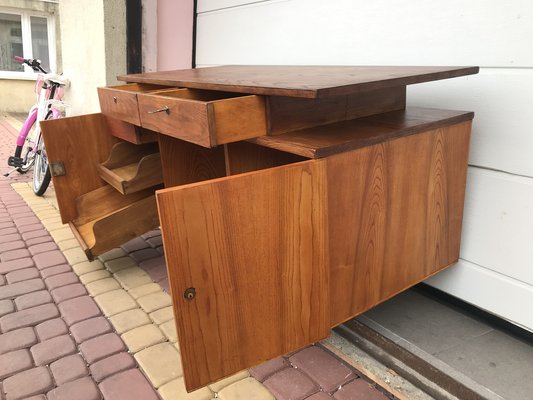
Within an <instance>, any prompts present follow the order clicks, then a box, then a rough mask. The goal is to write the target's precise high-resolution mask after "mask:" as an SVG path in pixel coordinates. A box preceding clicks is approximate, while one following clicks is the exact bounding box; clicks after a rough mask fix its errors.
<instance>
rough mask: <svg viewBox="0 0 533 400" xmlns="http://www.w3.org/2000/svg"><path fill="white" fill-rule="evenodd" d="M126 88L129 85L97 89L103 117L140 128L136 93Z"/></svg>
mask: <svg viewBox="0 0 533 400" xmlns="http://www.w3.org/2000/svg"><path fill="white" fill-rule="evenodd" d="M128 88H129V85H123V86H122V87H120V88H115V87H100V88H98V98H99V100H100V108H101V110H102V113H103V114H105V115H108V116H110V117H113V118H117V119H120V120H122V121H126V122H129V123H130V124H134V125H138V126H140V125H141V121H140V119H139V107H138V105H137V93H136V92H133V91H128V90H127V89H128Z"/></svg>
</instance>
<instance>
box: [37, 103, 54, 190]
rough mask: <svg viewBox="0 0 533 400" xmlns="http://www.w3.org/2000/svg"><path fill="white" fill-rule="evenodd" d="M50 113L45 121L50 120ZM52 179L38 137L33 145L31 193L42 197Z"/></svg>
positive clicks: (44, 151) (40, 136)
mask: <svg viewBox="0 0 533 400" xmlns="http://www.w3.org/2000/svg"><path fill="white" fill-rule="evenodd" d="M51 118H52V113H51V112H50V113H48V115H47V116H46V118H45V120H47V119H51ZM50 179H52V174H51V173H50V168H48V157H46V149H45V147H44V141H43V136H42V135H39V138H38V139H37V143H35V163H34V167H33V193H35V194H36V195H37V196H42V195H43V194H44V192H46V189H48V185H49V184H50Z"/></svg>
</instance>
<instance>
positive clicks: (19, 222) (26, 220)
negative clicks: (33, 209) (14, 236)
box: [15, 216, 41, 227]
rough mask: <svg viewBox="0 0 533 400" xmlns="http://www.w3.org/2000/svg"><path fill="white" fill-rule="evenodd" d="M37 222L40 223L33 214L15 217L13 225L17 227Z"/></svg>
mask: <svg viewBox="0 0 533 400" xmlns="http://www.w3.org/2000/svg"><path fill="white" fill-rule="evenodd" d="M39 223H41V221H39V218H37V217H35V216H32V217H25V218H17V219H15V225H17V226H18V227H20V226H24V225H32V224H39Z"/></svg>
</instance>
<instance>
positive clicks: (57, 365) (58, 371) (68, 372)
mask: <svg viewBox="0 0 533 400" xmlns="http://www.w3.org/2000/svg"><path fill="white" fill-rule="evenodd" d="M50 371H51V372H52V376H53V377H54V380H55V381H56V384H57V385H58V386H59V385H62V384H64V383H67V382H70V381H73V380H76V379H79V378H83V377H84V376H87V375H89V371H87V366H86V365H85V360H84V359H83V358H81V356H80V355H79V354H73V355H70V356H67V357H63V358H60V359H59V360H57V361H54V362H53V363H52V364H50Z"/></svg>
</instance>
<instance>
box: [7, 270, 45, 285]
mask: <svg viewBox="0 0 533 400" xmlns="http://www.w3.org/2000/svg"><path fill="white" fill-rule="evenodd" d="M40 276H41V275H40V274H39V270H38V269H37V268H34V267H32V268H25V269H19V270H18V271H13V272H10V273H8V274H6V280H7V281H8V282H9V283H17V282H21V281H26V280H28V279H33V278H40Z"/></svg>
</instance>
